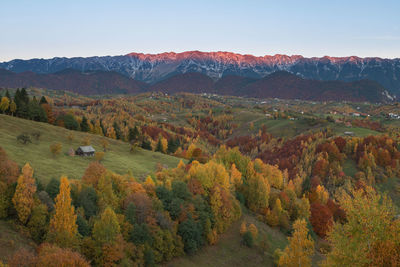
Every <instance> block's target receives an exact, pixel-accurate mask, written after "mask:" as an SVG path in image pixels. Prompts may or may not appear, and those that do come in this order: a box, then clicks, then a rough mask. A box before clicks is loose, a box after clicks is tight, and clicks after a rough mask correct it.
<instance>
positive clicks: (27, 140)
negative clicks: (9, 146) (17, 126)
mask: <svg viewBox="0 0 400 267" xmlns="http://www.w3.org/2000/svg"><path fill="white" fill-rule="evenodd" d="M17 141H18V142H20V143H21V144H24V145H26V144H28V143H32V140H31V137H30V136H29V135H28V134H25V133H23V134H20V135H18V136H17Z"/></svg>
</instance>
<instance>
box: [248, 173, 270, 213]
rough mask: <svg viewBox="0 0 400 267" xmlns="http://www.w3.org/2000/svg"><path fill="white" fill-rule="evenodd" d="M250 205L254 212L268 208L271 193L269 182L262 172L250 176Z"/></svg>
mask: <svg viewBox="0 0 400 267" xmlns="http://www.w3.org/2000/svg"><path fill="white" fill-rule="evenodd" d="M248 181H249V192H248V197H247V201H248V205H249V208H250V209H251V210H252V211H254V212H260V211H263V210H265V209H266V208H268V199H269V193H270V190H271V188H270V186H269V183H268V181H267V180H266V179H264V177H262V175H261V174H259V173H257V174H255V175H254V176H251V177H249V179H248Z"/></svg>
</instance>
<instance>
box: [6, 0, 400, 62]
mask: <svg viewBox="0 0 400 267" xmlns="http://www.w3.org/2000/svg"><path fill="white" fill-rule="evenodd" d="M190 50H199V51H230V52H235V53H241V54H253V55H256V56H264V55H275V54H287V55H303V56H306V57H313V56H316V57H320V56H325V55H328V56H353V55H354V56H360V57H383V58H400V1H398V0H379V1H378V0H376V1H370V0H363V1H359V0H346V1H342V0H331V1H328V0H303V1H300V0H275V1H269V0H264V1H258V0H246V1H236V0H199V1H189V0H186V1H176V0H160V1H156V0H141V1H132V0H131V1H123V0H108V1H106V0H95V1H93V0H79V1H75V0H68V1H62V0H49V1H47V0H46V1H45V0H36V1H32V0H26V1H25V0H1V1H0V62H3V61H9V60H12V59H16V58H18V59H30V58H52V57H56V56H57V57H75V56H83V57H88V56H105V55H124V54H128V53H131V52H140V53H161V52H170V51H173V52H183V51H190Z"/></svg>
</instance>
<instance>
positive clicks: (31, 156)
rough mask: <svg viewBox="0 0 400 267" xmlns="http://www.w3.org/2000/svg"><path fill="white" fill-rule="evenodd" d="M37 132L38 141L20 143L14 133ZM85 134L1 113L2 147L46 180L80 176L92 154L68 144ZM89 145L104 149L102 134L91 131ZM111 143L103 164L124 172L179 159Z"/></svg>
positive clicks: (141, 171)
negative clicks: (76, 152) (55, 146)
mask: <svg viewBox="0 0 400 267" xmlns="http://www.w3.org/2000/svg"><path fill="white" fill-rule="evenodd" d="M23 132H26V133H32V132H40V133H41V136H40V139H39V141H35V140H34V139H33V142H32V143H30V144H26V145H23V144H21V143H19V142H17V139H16V137H17V136H18V135H19V134H21V133H23ZM71 132H72V133H73V135H74V139H73V140H72V141H69V140H68V139H67V136H68V135H69V134H70V133H71ZM87 135H88V134H86V133H82V132H76V131H69V130H67V129H65V128H62V127H56V126H52V125H50V124H47V123H40V122H34V121H29V120H24V119H19V118H15V117H11V116H5V115H0V146H1V147H2V148H4V149H5V150H6V152H7V154H8V156H9V157H10V158H11V159H12V160H14V161H16V162H17V163H18V164H19V165H20V166H22V165H23V164H25V163H26V162H29V163H30V164H31V166H32V167H33V169H34V171H35V177H37V178H38V179H39V180H40V181H41V182H43V183H44V184H46V183H47V182H48V181H49V180H50V179H51V178H53V177H54V178H59V177H60V176H61V175H67V176H68V177H69V178H71V179H80V178H81V177H82V175H83V173H84V171H85V169H86V168H87V166H88V165H89V163H90V162H91V161H93V160H94V159H93V158H89V157H88V158H85V157H78V156H74V157H71V156H68V155H67V152H68V150H69V149H70V148H73V149H76V148H77V147H79V146H80V145H81V142H82V140H83V139H84V138H85V137H86V136H87ZM89 136H90V138H91V145H92V146H93V147H94V148H95V149H96V151H103V148H102V147H101V143H100V141H101V139H103V138H105V137H101V136H97V135H90V134H89ZM107 140H108V142H109V143H110V145H109V148H108V150H107V152H106V153H105V157H104V160H103V161H102V164H104V166H105V167H106V168H107V169H110V170H112V171H114V172H116V173H120V174H124V173H127V172H128V171H132V173H133V175H134V176H135V177H137V178H141V177H144V176H146V175H147V174H150V173H152V172H154V170H155V168H156V165H157V163H161V164H163V165H167V166H169V167H175V166H176V165H177V164H178V163H179V160H180V159H178V158H176V157H173V156H168V155H165V154H162V153H158V152H151V151H147V150H142V149H138V150H137V151H135V152H134V153H130V151H129V150H130V147H129V145H128V144H127V143H124V142H121V141H117V140H113V139H109V138H107ZM54 142H60V143H61V144H62V153H61V154H60V155H58V156H56V157H54V156H53V155H52V154H51V152H50V144H52V143H54Z"/></svg>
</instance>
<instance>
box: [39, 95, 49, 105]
mask: <svg viewBox="0 0 400 267" xmlns="http://www.w3.org/2000/svg"><path fill="white" fill-rule="evenodd" d="M39 104H40V105H42V104H48V102H47V99H46V97H44V96H42V97H41V98H40V102H39Z"/></svg>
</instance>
